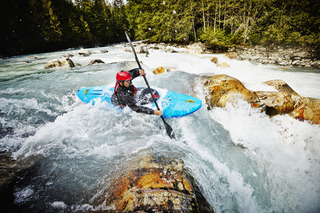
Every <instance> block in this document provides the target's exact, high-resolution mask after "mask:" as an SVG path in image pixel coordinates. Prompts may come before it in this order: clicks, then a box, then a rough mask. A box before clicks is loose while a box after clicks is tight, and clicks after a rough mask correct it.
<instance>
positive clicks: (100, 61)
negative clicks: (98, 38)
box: [89, 59, 104, 65]
mask: <svg viewBox="0 0 320 213" xmlns="http://www.w3.org/2000/svg"><path fill="white" fill-rule="evenodd" d="M92 64H104V61H102V60H101V59H94V60H92V61H90V63H89V65H92Z"/></svg>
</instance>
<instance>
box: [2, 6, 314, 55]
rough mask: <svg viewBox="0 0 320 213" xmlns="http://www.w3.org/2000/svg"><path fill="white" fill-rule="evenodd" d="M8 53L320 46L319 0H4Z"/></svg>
mask: <svg viewBox="0 0 320 213" xmlns="http://www.w3.org/2000/svg"><path fill="white" fill-rule="evenodd" d="M0 10H1V13H0V16H1V20H2V29H1V35H0V51H1V52H0V57H5V56H14V55H20V54H29V53H39V52H49V51H56V50H61V49H67V48H76V47H94V46H105V45H109V44H114V43H119V42H125V41H126V38H125V34H124V31H125V30H126V31H128V32H129V34H130V36H131V37H132V39H134V40H149V41H150V42H165V43H179V44H189V43H190V42H195V41H200V42H203V43H206V44H207V45H208V46H209V47H210V48H212V49H213V50H215V51H225V50H226V49H227V48H228V47H233V46H236V45H257V44H259V45H270V44H279V45H298V46H309V47H312V48H314V49H317V50H318V49H319V47H320V30H319V29H320V1H319V0H306V1H301V0H290V1H288V0H224V1H222V0H152V1H150V0H127V1H126V2H123V1H122V0H114V1H105V0H3V1H2V5H1V9H0Z"/></svg>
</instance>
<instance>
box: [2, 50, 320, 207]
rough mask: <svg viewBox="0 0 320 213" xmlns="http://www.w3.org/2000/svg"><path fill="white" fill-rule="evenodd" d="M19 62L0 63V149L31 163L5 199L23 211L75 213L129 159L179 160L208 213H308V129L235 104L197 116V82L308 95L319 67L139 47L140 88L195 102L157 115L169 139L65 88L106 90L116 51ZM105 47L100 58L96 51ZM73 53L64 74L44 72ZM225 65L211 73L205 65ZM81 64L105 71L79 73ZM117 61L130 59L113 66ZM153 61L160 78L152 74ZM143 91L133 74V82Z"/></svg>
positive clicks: (318, 156) (131, 115) (317, 180)
mask: <svg viewBox="0 0 320 213" xmlns="http://www.w3.org/2000/svg"><path fill="white" fill-rule="evenodd" d="M90 50H91V51H92V52H94V54H92V55H90V56H89V57H83V56H80V55H77V54H76V52H77V50H66V51H59V52H52V53H44V54H36V55H32V56H30V55H25V56H19V57H13V58H10V59H1V60H0V123H1V128H2V129H1V131H2V132H6V134H2V136H1V137H2V138H1V139H0V151H9V152H12V155H13V157H14V158H15V159H18V160H20V162H24V163H25V164H31V162H33V161H35V159H37V160H36V162H37V163H36V166H34V167H33V169H31V170H30V171H28V172H27V173H24V174H22V175H21V177H20V179H19V181H18V182H17V183H16V185H15V189H14V203H15V205H16V206H17V207H18V209H20V210H21V211H22V210H24V211H27V212H77V211H79V212H82V211H85V210H90V209H91V208H92V206H91V202H92V201H93V200H94V199H95V197H97V196H99V195H100V194H101V191H102V190H103V188H104V187H106V186H107V185H108V183H109V182H108V181H109V180H110V178H112V177H113V175H114V174H115V172H117V170H119V168H121V166H122V165H123V164H124V163H125V162H127V161H129V160H131V159H134V158H135V157H136V156H138V155H143V154H149V153H152V154H155V155H161V156H167V157H176V158H181V159H182V160H183V161H184V163H185V168H186V169H187V170H188V171H189V172H190V173H191V175H192V176H193V177H194V178H195V180H196V182H197V184H198V186H199V188H200V190H201V192H202V193H203V195H204V196H205V197H206V199H207V200H208V202H209V203H210V204H211V205H212V207H213V208H214V209H215V211H216V212H254V213H255V212H320V127H319V125H312V124H310V123H309V122H301V121H298V120H295V119H293V118H291V117H289V116H287V115H280V116H275V117H273V118H271V119H270V118H269V117H268V116H266V115H265V114H264V113H261V112H260V110H259V109H252V108H251V107H250V106H249V105H248V104H247V103H246V102H244V101H242V100H237V104H236V105H231V104H230V105H227V107H226V108H223V109H222V108H214V109H213V110H211V111H208V110H207V107H206V104H205V96H204V92H203V89H202V85H201V81H200V80H201V76H206V75H214V74H227V75H230V76H232V77H235V78H238V79H239V80H240V81H242V82H243V83H244V85H245V86H246V87H247V88H248V89H251V90H254V91H258V90H261V91H272V90H274V89H273V88H272V87H269V86H266V85H264V84H262V82H263V81H267V80H273V79H281V80H284V81H285V82H287V83H288V84H289V85H290V86H291V87H292V88H293V89H294V90H295V91H296V92H297V93H298V94H300V95H301V96H305V97H313V98H320V72H319V71H318V70H316V69H311V68H291V67H288V68H287V69H282V68H281V67H279V66H275V65H261V64H252V63H250V62H247V61H237V60H230V59H228V58H227V57H225V56H224V55H221V54H202V55H190V54H184V53H166V52H165V51H162V50H149V52H150V54H149V55H148V56H146V55H145V54H139V55H138V57H139V59H140V60H141V61H142V66H143V68H144V69H145V70H146V73H147V79H148V81H149V84H150V85H151V87H157V88H162V89H166V90H172V91H175V92H179V93H183V94H187V95H192V96H196V97H198V98H199V99H201V100H202V101H203V106H202V108H201V109H200V110H198V111H197V112H195V113H193V114H191V115H189V116H186V117H182V118H174V119H167V122H168V123H169V124H170V125H171V126H172V128H173V129H174V131H175V135H176V140H173V139H170V138H169V137H168V136H167V135H166V132H165V129H164V126H163V123H162V121H161V119H159V118H158V117H157V116H154V115H145V114H138V113H135V112H130V111H129V110H127V111H126V110H125V111H124V112H123V113H117V112H116V111H114V110H112V109H110V108H107V107H106V106H105V104H104V103H101V104H96V105H95V106H92V105H90V104H84V103H83V102H81V101H80V100H79V99H78V98H77V97H76V91H77V89H79V88H81V87H87V86H99V85H114V83H115V75H116V73H117V72H118V71H119V70H121V69H129V68H134V67H136V63H135V62H134V57H133V54H132V53H130V52H124V51H123V49H122V48H118V47H117V46H108V47H103V48H94V49H90ZM100 50H108V53H100ZM67 53H73V54H74V55H75V56H74V57H72V58H71V59H72V60H73V62H74V63H75V65H76V67H74V68H72V69H64V68H57V69H44V65H45V64H46V63H47V62H48V61H49V60H51V59H53V58H58V57H62V56H65V55H66V54H67ZM213 56H215V57H217V58H218V61H219V63H222V62H226V63H228V64H229V65H230V67H229V68H219V67H217V66H216V65H215V64H213V63H212V62H211V61H210V59H211V58H212V57H213ZM93 59H101V60H103V61H104V62H105V64H94V65H90V66H87V65H88V64H89V62H90V61H91V60H93ZM124 61H131V62H128V63H124ZM159 66H164V67H166V68H170V70H171V72H168V73H164V74H161V75H153V74H152V70H153V69H155V68H157V67H159ZM134 84H135V85H136V86H144V85H145V84H144V81H143V78H137V79H135V80H134Z"/></svg>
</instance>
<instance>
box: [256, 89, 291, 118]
mask: <svg viewBox="0 0 320 213" xmlns="http://www.w3.org/2000/svg"><path fill="white" fill-rule="evenodd" d="M255 93H256V94H257V96H258V97H259V99H260V102H261V103H263V104H264V105H265V111H266V114H267V115H269V116H274V115H279V114H286V113H289V112H292V110H293V109H294V102H293V100H292V99H291V96H290V95H288V94H287V93H285V92H261V91H258V92H255Z"/></svg>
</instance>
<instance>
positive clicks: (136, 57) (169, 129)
mask: <svg viewBox="0 0 320 213" xmlns="http://www.w3.org/2000/svg"><path fill="white" fill-rule="evenodd" d="M124 33H125V34H126V37H127V40H128V42H129V44H130V46H131V48H132V51H133V54H134V57H135V59H136V61H137V64H138V66H139V68H140V69H142V67H141V65H140V62H139V60H138V56H137V53H136V51H135V50H134V47H133V45H132V43H131V40H130V38H129V36H128V34H127V32H124ZM143 79H144V81H145V82H146V84H147V86H148V89H149V92H150V94H151V96H152V100H153V102H154V103H155V104H156V107H157V109H158V110H160V108H159V106H158V103H157V101H156V99H155V98H154V96H153V93H152V91H151V88H150V85H149V83H148V81H147V78H146V76H145V75H143ZM161 119H162V121H163V123H164V126H165V127H166V131H167V134H168V135H169V137H170V138H175V137H174V134H173V129H172V128H171V126H170V125H169V124H168V123H167V122H166V120H165V119H164V117H163V116H162V115H161Z"/></svg>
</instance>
